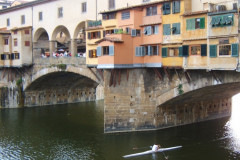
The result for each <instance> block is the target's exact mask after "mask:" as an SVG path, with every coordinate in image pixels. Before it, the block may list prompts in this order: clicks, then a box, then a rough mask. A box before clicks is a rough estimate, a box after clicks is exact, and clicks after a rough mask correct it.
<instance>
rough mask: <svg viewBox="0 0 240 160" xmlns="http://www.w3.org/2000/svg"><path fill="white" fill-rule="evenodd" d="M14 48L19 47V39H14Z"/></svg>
mask: <svg viewBox="0 0 240 160" xmlns="http://www.w3.org/2000/svg"><path fill="white" fill-rule="evenodd" d="M13 46H14V47H17V46H18V39H17V38H14V39H13Z"/></svg>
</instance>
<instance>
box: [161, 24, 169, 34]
mask: <svg viewBox="0 0 240 160" xmlns="http://www.w3.org/2000/svg"><path fill="white" fill-rule="evenodd" d="M163 35H171V24H163Z"/></svg>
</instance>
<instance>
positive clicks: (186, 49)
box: [182, 45, 189, 57]
mask: <svg viewBox="0 0 240 160" xmlns="http://www.w3.org/2000/svg"><path fill="white" fill-rule="evenodd" d="M182 55H183V57H188V55H189V46H188V45H185V46H183V54H182Z"/></svg>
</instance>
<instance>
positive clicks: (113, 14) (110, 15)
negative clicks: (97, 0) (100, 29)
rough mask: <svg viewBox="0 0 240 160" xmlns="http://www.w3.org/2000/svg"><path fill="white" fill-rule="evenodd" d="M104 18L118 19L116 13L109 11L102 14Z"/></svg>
mask: <svg viewBox="0 0 240 160" xmlns="http://www.w3.org/2000/svg"><path fill="white" fill-rule="evenodd" d="M102 19H103V20H109V19H116V13H109V14H103V15H102Z"/></svg>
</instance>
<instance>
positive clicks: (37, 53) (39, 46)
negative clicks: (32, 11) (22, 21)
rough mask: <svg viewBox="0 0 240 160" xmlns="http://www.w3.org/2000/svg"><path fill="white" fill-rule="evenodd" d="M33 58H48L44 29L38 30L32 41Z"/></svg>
mask: <svg viewBox="0 0 240 160" xmlns="http://www.w3.org/2000/svg"><path fill="white" fill-rule="evenodd" d="M33 42H34V43H33V49H34V53H33V54H34V58H39V57H41V56H42V57H50V51H49V36H48V33H47V31H46V30H45V29H44V28H39V29H38V30H37V31H36V32H35V34H34V39H33Z"/></svg>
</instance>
